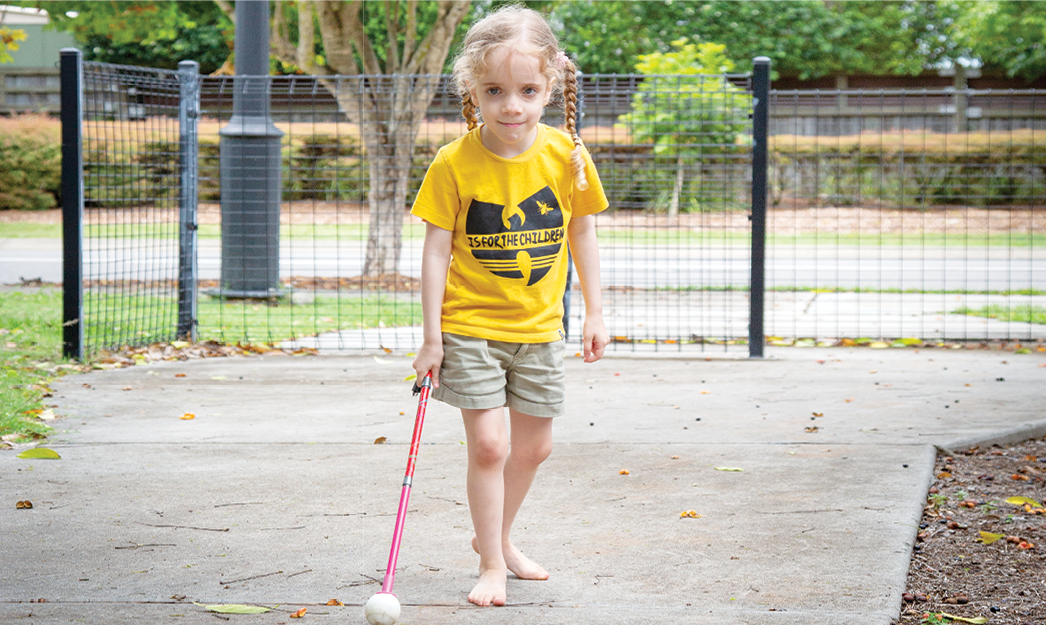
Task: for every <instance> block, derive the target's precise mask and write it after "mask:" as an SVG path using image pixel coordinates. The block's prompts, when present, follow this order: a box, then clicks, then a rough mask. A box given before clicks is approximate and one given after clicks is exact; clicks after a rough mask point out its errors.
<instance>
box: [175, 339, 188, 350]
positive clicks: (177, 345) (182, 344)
mask: <svg viewBox="0 0 1046 625" xmlns="http://www.w3.org/2000/svg"><path fill="white" fill-rule="evenodd" d="M188 346H189V343H188V342H187V341H171V347H173V348H175V349H181V348H183V347H188Z"/></svg>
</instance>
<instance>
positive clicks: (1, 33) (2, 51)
mask: <svg viewBox="0 0 1046 625" xmlns="http://www.w3.org/2000/svg"><path fill="white" fill-rule="evenodd" d="M19 41H25V31H24V30H20V29H17V28H8V27H6V26H0V63H10V62H11V61H13V60H14V57H12V56H11V53H12V52H14V51H15V50H17V49H18V42H19Z"/></svg>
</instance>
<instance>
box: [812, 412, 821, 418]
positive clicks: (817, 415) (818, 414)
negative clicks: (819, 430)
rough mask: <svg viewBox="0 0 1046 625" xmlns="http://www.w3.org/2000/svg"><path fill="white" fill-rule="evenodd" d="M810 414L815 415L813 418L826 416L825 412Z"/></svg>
mask: <svg viewBox="0 0 1046 625" xmlns="http://www.w3.org/2000/svg"><path fill="white" fill-rule="evenodd" d="M810 414H812V415H813V416H815V417H823V416H824V413H823V412H812V413H810Z"/></svg>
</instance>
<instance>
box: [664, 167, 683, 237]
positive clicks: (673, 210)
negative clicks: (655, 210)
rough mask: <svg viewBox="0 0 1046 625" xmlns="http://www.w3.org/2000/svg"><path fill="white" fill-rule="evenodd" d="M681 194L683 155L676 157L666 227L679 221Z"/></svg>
mask: <svg viewBox="0 0 1046 625" xmlns="http://www.w3.org/2000/svg"><path fill="white" fill-rule="evenodd" d="M682 194H683V155H682V154H680V155H679V156H677V157H676V183H675V184H674V185H673V186H672V201H671V202H669V204H668V225H670V226H674V225H676V223H677V222H678V221H679V198H680V196H681V195H682Z"/></svg>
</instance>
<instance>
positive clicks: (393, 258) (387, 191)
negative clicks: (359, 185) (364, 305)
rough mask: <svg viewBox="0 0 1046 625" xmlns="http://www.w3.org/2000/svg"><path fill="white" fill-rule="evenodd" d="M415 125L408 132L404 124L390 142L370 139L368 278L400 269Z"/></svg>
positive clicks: (392, 272) (365, 272)
mask: <svg viewBox="0 0 1046 625" xmlns="http://www.w3.org/2000/svg"><path fill="white" fill-rule="evenodd" d="M404 121H406V120H404ZM412 125H413V128H411V129H410V130H409V131H406V129H405V128H402V127H401V128H400V129H399V132H398V133H396V134H394V135H392V137H391V141H390V142H388V143H384V142H382V141H381V140H380V139H381V138H380V137H373V136H372V137H369V138H368V139H369V140H368V141H367V158H368V159H369V161H370V163H369V164H370V191H369V193H368V194H367V195H368V197H367V201H368V205H369V208H370V230H369V234H368V236H367V258H366V261H365V262H364V265H363V275H364V276H365V277H368V278H376V277H380V276H382V275H385V274H395V273H397V272H398V270H399V258H400V251H401V249H402V247H403V216H404V213H405V212H406V208H407V182H408V180H409V178H410V177H409V176H408V175H407V173H406V172H407V171H408V170H409V168H410V165H411V161H412V156H413V145H414V137H415V135H416V134H417V128H418V124H412ZM405 131H406V132H405ZM367 134H370V135H374V134H376V133H367Z"/></svg>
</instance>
